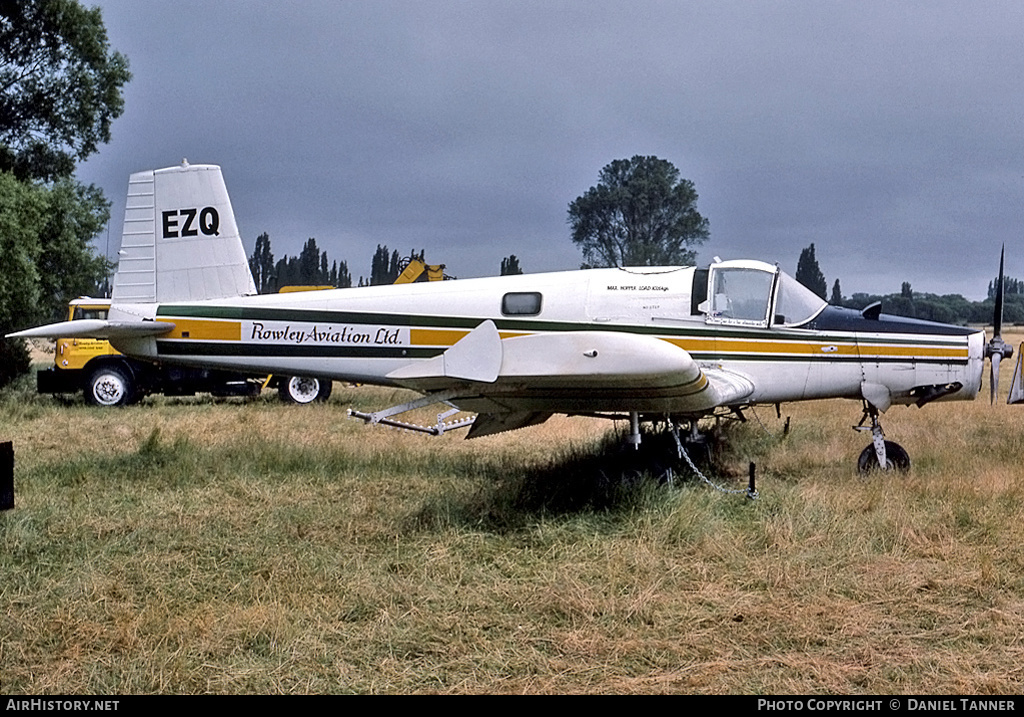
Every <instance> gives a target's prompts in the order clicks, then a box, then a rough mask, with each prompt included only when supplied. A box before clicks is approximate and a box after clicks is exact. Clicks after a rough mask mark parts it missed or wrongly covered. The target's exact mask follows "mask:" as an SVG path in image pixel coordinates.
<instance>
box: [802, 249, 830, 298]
mask: <svg viewBox="0 0 1024 717" xmlns="http://www.w3.org/2000/svg"><path fill="white" fill-rule="evenodd" d="M796 280H797V281H799V282H800V283H801V284H803V285H804V286H806V287H807V288H808V289H810V290H811V291H813V292H814V293H815V294H817V295H818V296H820V297H821V298H822V300H827V299H828V282H826V281H825V275H824V274H822V273H821V268H820V267H819V266H818V260H817V258H816V257H815V256H814V243H813V242H812V243H811V245H810V246H809V247H807V248H806V249H804V250H803V251H802V252H800V259H799V260H798V261H797V263H796Z"/></svg>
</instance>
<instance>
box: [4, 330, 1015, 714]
mask: <svg viewBox="0 0 1024 717" xmlns="http://www.w3.org/2000/svg"><path fill="white" fill-rule="evenodd" d="M1008 340H1012V341H1014V342H1015V343H1016V342H1017V341H1019V340H1020V337H1019V336H1016V337H1008ZM1006 363H1007V364H1008V365H1006V366H1004V374H1003V379H1002V380H1003V393H1004V395H1005V390H1006V388H1007V387H1008V386H1009V377H1010V373H1011V369H1012V368H1013V366H1012V364H1013V363H1014V362H1013V361H1010V362H1006ZM31 388H32V387H31V386H30V385H27V384H26V385H23V386H21V387H20V388H19V389H17V390H13V391H8V392H7V393H6V394H3V395H2V396H0V440H13V442H14V447H15V456H16V467H15V491H16V507H15V509H14V510H11V511H8V512H6V513H4V514H2V515H0V550H2V551H3V557H2V559H0V601H2V604H3V606H4V610H5V616H4V620H3V621H2V622H0V689H2V691H3V692H4V693H6V694H16V693H62V694H74V693H90V694H110V693H119V694H132V693H206V692H212V693H310V692H315V693H335V692H340V693H349V692H354V693H410V692H416V693H479V692H488V693H566V692H568V693H743V694H755V693H772V694H781V693H819V694H824V693H843V694H847V693H854V694H908V693H918V694H920V693H982V694H990V693H992V694H998V693H1013V694H1018V693H1020V692H1021V691H1022V690H1024V637H1022V635H1024V554H1022V548H1021V546H1022V545H1024V471H1022V469H1021V457H1022V455H1024V407H1008V406H1006V405H1005V404H997V405H996V406H995V407H990V406H989V405H988V400H987V393H986V394H985V396H986V397H985V398H984V399H983V400H978V401H975V402H974V403H970V404H965V403H954V404H935V405H931V406H928V407H926V408H924V409H917V408H902V407H898V408H894V409H892V410H891V411H889V413H888V414H887V415H886V416H885V418H884V423H883V425H884V427H885V430H886V433H887V435H888V437H889V438H890V439H892V440H896V441H899V442H900V443H901V444H903V445H904V446H905V447H906V449H907V450H908V452H909V453H910V455H911V459H912V460H913V461H914V466H913V469H912V471H911V473H910V474H909V475H906V476H889V475H886V476H875V477H871V478H867V479H865V478H861V477H860V476H858V475H857V474H856V471H855V464H856V459H857V456H858V454H859V453H860V451H861V449H862V448H863V447H864V446H865V445H866V444H867V443H868V436H867V435H866V434H861V433H855V432H854V431H852V430H851V426H852V425H854V424H855V423H856V422H857V421H858V420H859V418H860V408H859V405H858V404H856V403H855V402H842V401H825V402H817V403H808V404H793V405H784V406H783V407H782V408H783V417H784V418H785V416H790V417H791V420H792V423H791V425H792V430H791V432H790V434H789V435H788V436H785V437H783V436H782V435H781V434H782V430H781V428H782V423H783V421H781V420H779V419H777V418H776V417H775V412H774V409H772V408H771V407H764V408H761V409H758V411H757V415H758V417H759V418H760V421H761V422H763V424H764V428H766V429H767V430H768V431H770V432H771V434H769V433H768V432H766V431H765V430H764V429H763V428H762V426H761V425H759V422H758V421H754V420H751V421H749V422H748V423H747V424H745V425H743V426H735V427H733V428H731V429H730V430H729V438H730V440H731V444H730V445H731V448H730V449H729V450H728V451H726V452H725V453H724V454H722V455H721V457H720V464H719V466H718V467H717V469H716V470H717V475H718V476H719V477H721V478H722V480H723V481H724V482H727V483H728V484H729V485H730V486H733V487H739V486H742V484H743V483H744V482H745V479H746V466H747V464H748V462H749V461H751V460H754V461H756V462H757V465H758V489H759V491H760V498H759V499H758V500H757V501H749V500H747V499H746V498H744V497H743V496H741V495H726V494H723V493H719V492H717V491H715V490H713V489H711V488H709V487H707V486H706V485H704V484H702V483H699V482H696V481H692V480H688V481H685V482H682V483H681V484H677V485H675V486H672V487H669V486H664V485H658V484H656V483H654V482H653V481H641V482H639V483H635V484H631V485H628V486H618V485H609V483H608V482H607V481H603V480H600V479H599V478H597V477H595V476H594V475H593V471H592V470H591V467H592V465H593V463H594V460H595V459H593V458H590V459H588V458H587V456H588V455H591V454H592V453H593V452H594V451H595V450H597V448H596V447H597V446H598V444H599V442H600V440H601V438H602V436H603V435H604V434H605V433H606V432H607V430H608V429H609V424H607V423H602V422H598V421H594V420H588V419H579V418H576V419H568V418H558V419H552V420H551V421H550V422H548V423H547V424H544V425H542V426H539V427H534V428H528V429H524V430H522V431H517V432H514V433H508V434H504V435H499V436H491V437H485V438H482V439H478V440H475V441H464V440H462V435H461V434H455V435H447V436H444V437H442V438H431V437H428V436H424V435H418V434H409V433H402V432H396V431H391V430H386V429H383V428H380V427H367V426H364V425H362V424H361V423H360V422H358V421H354V420H351V419H348V418H346V417H345V408H346V407H347V406H349V405H353V406H355V407H357V408H360V409H362V410H367V409H374V408H379V407H383V406H385V405H388V404H389V403H390V402H392V401H394V400H396V399H398V398H399V397H400V396H399V394H397V393H396V392H392V391H389V390H382V389H374V388H367V387H360V388H345V387H343V386H342V385H341V384H337V385H336V386H335V393H334V396H333V397H332V399H331V401H330V402H329V403H328V404H327V405H321V406H312V407H298V406H286V405H283V404H281V403H279V402H278V401H277V400H276V398H274V397H272V396H269V397H263V398H260V399H258V400H255V401H250V402H243V401H240V400H225V401H215V400H213V399H203V398H197V399H178V400H171V399H165V398H159V397H158V398H150V399H148V400H147V401H146V402H145V403H143V404H142V405H138V406H133V407H130V408H127V409H123V410H104V409H94V408H90V407H88V406H86V405H84V404H83V403H82V402H81V400H80V399H76V400H74V401H63V402H62V401H59V400H55V399H53V398H50V397H38V396H35V395H34V394H33V393H32V390H31ZM985 390H986V391H987V388H986V389H985ZM425 420H431V416H430V415H426V416H425ZM783 420H784V419H783ZM580 466H583V467H582V468H581V467H580Z"/></svg>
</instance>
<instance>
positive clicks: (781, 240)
mask: <svg viewBox="0 0 1024 717" xmlns="http://www.w3.org/2000/svg"><path fill="white" fill-rule="evenodd" d="M100 6H101V8H102V9H103V12H104V18H105V21H106V24H107V27H108V30H109V32H110V37H111V43H112V45H113V46H114V47H115V48H116V49H118V50H120V51H122V52H124V53H125V54H126V55H127V56H128V57H129V59H130V61H131V65H132V71H133V73H134V75H135V79H134V80H133V81H132V83H131V84H130V85H129V86H128V87H127V89H126V102H127V109H126V112H125V115H124V116H123V117H122V118H121V119H119V120H118V121H117V123H115V125H114V141H113V142H112V143H111V144H110V145H109V146H107V147H104V148H103V150H102V152H101V154H100V155H98V156H97V157H96V158H94V159H93V160H91V161H90V162H89V163H87V165H86V166H85V167H84V168H83V171H82V177H83V179H85V180H87V181H93V182H97V183H98V184H100V185H101V186H102V187H103V188H104V189H105V191H106V193H107V195H108V196H109V197H110V198H111V199H113V200H114V217H115V219H114V221H113V222H112V224H113V231H112V234H113V235H114V237H115V239H114V242H115V243H116V235H117V234H118V232H119V229H120V216H121V212H122V211H123V209H122V207H123V203H122V199H121V195H122V194H123V192H124V186H125V183H126V181H127V174H128V173H129V172H131V171H137V170H139V169H146V168H153V167H159V166H167V165H169V164H174V163H176V162H178V161H180V159H181V157H182V156H186V157H188V158H189V160H190V161H193V162H215V163H219V164H221V165H223V167H224V171H225V176H226V178H227V180H228V184H229V189H230V191H231V193H232V198H233V201H234V205H235V210H236V214H237V215H238V219H239V224H240V226H241V227H242V229H243V232H244V233H245V235H246V237H247V239H248V241H249V243H250V246H251V243H252V241H253V240H254V238H255V236H256V234H258V233H260V232H264V231H266V232H268V233H269V234H270V235H271V238H272V241H273V248H274V250H275V252H276V253H277V254H278V255H279V256H280V255H281V254H283V253H292V254H294V253H297V252H298V250H299V248H300V247H301V244H302V242H303V241H304V240H305V239H306V238H307V237H309V236H314V237H316V238H317V243H318V244H319V245H320V246H321V247H323V248H326V249H327V250H328V252H329V254H330V256H331V257H332V258H337V259H342V258H344V259H347V260H348V261H349V264H350V266H351V267H352V270H353V273H355V274H356V275H357V276H358V275H359V274H360V273H362V274H366V273H368V270H369V260H370V256H371V255H372V253H373V250H374V248H375V246H376V245H377V244H378V243H380V244H387V245H388V246H389V247H391V248H394V249H398V250H399V251H403V252H405V251H408V250H409V249H412V248H417V249H418V248H426V249H427V256H428V258H430V259H431V260H432V261H443V262H445V263H447V264H448V266H449V270H450V271H451V272H452V273H454V274H456V275H459V276H472V275H483V274H493V273H496V272H497V268H498V264H499V262H500V259H501V257H503V256H505V255H507V254H509V253H515V254H517V255H518V256H519V257H520V259H521V262H522V264H523V266H524V267H525V268H526V269H527V270H528V271H540V270H549V269H564V268H574V267H575V266H577V265H578V263H579V260H580V255H579V253H578V251H577V250H576V249H575V248H574V247H573V246H572V244H571V242H570V241H569V232H568V227H567V225H566V208H567V206H568V203H569V202H570V201H572V199H574V198H575V197H576V196H578V195H579V194H581V193H582V192H584V191H585V190H586V189H587V188H588V187H589V186H591V185H592V184H593V183H594V182H595V181H596V178H597V173H598V171H599V170H600V168H601V167H602V166H603V165H604V164H607V163H608V162H609V161H611V160H613V159H617V158H621V157H629V156H632V155H634V154H654V155H657V156H659V157H663V158H665V159H668V160H670V161H672V162H673V163H674V164H676V166H677V167H679V169H680V170H681V172H682V175H683V176H684V177H687V178H689V179H692V180H693V181H694V182H695V183H696V186H697V190H698V192H699V193H700V197H701V198H700V201H699V209H700V210H701V212H702V213H704V214H705V216H707V217H708V218H709V219H710V221H711V239H710V241H709V242H708V244H707V245H706V246H705V248H704V249H703V250H702V252H701V256H702V259H703V260H705V261H707V260H709V259H710V258H711V256H713V255H715V254H718V255H721V256H722V257H723V258H724V257H755V258H763V259H767V260H770V261H779V262H780V263H781V264H782V266H783V267H784V268H787V269H789V270H792V269H793V268H794V266H795V263H796V258H797V256H798V255H799V252H800V250H801V249H802V248H803V247H804V246H806V245H807V244H809V243H810V242H814V243H815V245H816V247H817V254H818V258H819V261H820V262H821V265H822V269H823V270H824V272H825V274H826V276H827V277H828V279H829V281H830V282H831V281H832V280H833V279H834V278H835V277H837V276H838V277H839V278H840V279H841V281H842V285H843V289H844V291H845V292H846V293H851V292H853V291H885V292H888V291H897V290H899V285H900V283H901V282H902V281H910V282H911V283H912V284H913V286H914V288H915V289H917V290H923V291H935V292H956V293H964V294H967V295H971V296H978V295H979V294H981V293H982V292H983V291H984V289H985V285H986V284H987V281H988V280H989V278H991V276H992V274H993V273H994V269H995V255H996V254H997V252H998V247H999V244H1001V243H1002V242H1004V241H1005V242H1007V243H1008V246H1009V247H1010V251H1009V255H1010V256H1011V257H1012V256H1014V255H1016V256H1018V257H1019V261H1017V262H1016V263H1015V262H1014V261H1010V262H1009V268H1010V271H1011V273H1014V272H1016V274H1015V275H1018V276H1019V275H1021V274H1024V246H1019V245H1020V243H1021V242H1020V240H1019V237H1020V215H1021V212H1020V208H1021V206H1024V202H1022V199H1024V196H1022V195H1024V168H1022V163H1024V153H1022V152H1021V130H1022V117H1024V98H1022V93H1021V92H1020V91H1019V86H1020V81H1021V78H1022V76H1024V49H1022V47H1024V45H1022V43H1021V42H1020V37H1021V31H1022V29H1024V7H1022V6H1020V5H1018V4H1015V3H1002V2H999V3H986V2H981V3H978V2H972V3H938V2H927V3H907V2H901V3H864V2H857V3H853V2H851V3H818V2H795V3H767V2H756V3H755V2H735V3H729V2H721V1H715V2H706V3H679V2H628V3H627V2H621V3H612V2H587V3H583V2H563V3H558V2H544V3H540V2H537V3H533V2H445V3H435V2H381V1H367V2H343V3H342V2H295V3H287V4H281V3H261V2H181V1H180V0H176V1H175V2H146V3H133V2H127V1H126V2H117V1H114V0H108V1H105V2H101V3H100ZM1015 249H1016V251H1015Z"/></svg>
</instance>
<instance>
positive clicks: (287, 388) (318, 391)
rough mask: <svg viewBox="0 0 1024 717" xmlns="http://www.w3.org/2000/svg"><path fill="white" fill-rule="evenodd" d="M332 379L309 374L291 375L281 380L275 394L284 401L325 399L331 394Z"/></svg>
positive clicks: (301, 401) (299, 401) (295, 401)
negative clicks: (285, 379) (314, 376)
mask: <svg viewBox="0 0 1024 717" xmlns="http://www.w3.org/2000/svg"><path fill="white" fill-rule="evenodd" d="M332 386H333V381H330V380H328V379H323V378H311V377H309V376H292V377H291V378H289V379H288V380H287V381H282V383H281V385H280V386H279V387H278V389H277V394H278V395H279V396H280V397H281V400H282V401H284V402H285V403H300V404H306V403H313V402H314V401H326V400H327V399H328V398H329V397H330V395H331V388H332Z"/></svg>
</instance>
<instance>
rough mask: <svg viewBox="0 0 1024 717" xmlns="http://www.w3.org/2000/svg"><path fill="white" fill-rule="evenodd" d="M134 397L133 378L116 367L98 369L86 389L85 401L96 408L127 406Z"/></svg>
mask: <svg viewBox="0 0 1024 717" xmlns="http://www.w3.org/2000/svg"><path fill="white" fill-rule="evenodd" d="M134 397H135V386H134V385H132V379H131V377H130V376H129V374H128V372H127V371H125V370H124V369H120V368H118V367H116V366H104V367H102V368H98V369H96V370H95V371H94V372H93V373H92V375H91V376H89V383H88V384H87V385H86V387H85V400H86V401H88V402H89V403H91V404H92V405H94V406H127V405H128V404H129V403H131V402H132V399H133V398H134Z"/></svg>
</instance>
